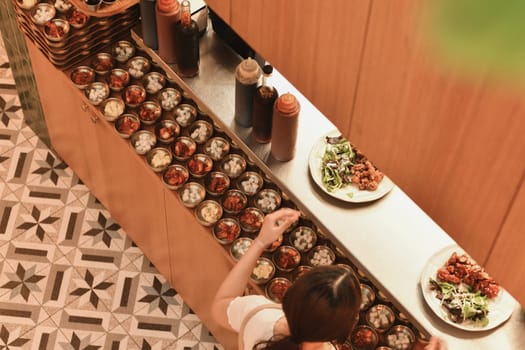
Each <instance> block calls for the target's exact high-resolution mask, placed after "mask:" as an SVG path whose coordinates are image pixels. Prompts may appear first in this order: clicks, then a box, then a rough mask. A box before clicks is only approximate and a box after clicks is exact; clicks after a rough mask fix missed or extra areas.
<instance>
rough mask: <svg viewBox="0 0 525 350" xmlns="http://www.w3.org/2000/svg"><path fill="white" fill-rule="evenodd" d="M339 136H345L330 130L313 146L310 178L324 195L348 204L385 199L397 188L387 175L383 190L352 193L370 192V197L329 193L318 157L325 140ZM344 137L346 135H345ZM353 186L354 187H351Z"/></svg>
mask: <svg viewBox="0 0 525 350" xmlns="http://www.w3.org/2000/svg"><path fill="white" fill-rule="evenodd" d="M338 135H343V134H342V133H341V132H340V131H339V130H337V129H333V130H330V131H328V132H326V133H324V134H323V135H322V136H320V137H319V138H318V139H317V140H316V141H315V143H314V144H313V146H312V148H311V149H310V154H309V155H308V168H309V170H310V176H311V177H312V179H313V180H314V182H315V184H316V185H317V187H319V188H320V189H321V190H322V191H323V192H324V193H326V194H327V195H329V196H330V197H332V198H336V199H339V200H342V201H344V202H348V203H365V202H372V201H375V200H377V199H379V198H382V197H384V196H385V195H387V194H388V193H389V192H390V191H391V190H392V189H393V188H394V187H395V184H394V183H393V182H392V180H391V179H390V178H389V177H388V176H387V175H386V174H384V177H383V180H382V181H381V183H380V185H379V186H381V187H382V190H381V191H380V190H379V187H378V189H377V190H376V191H362V190H359V189H357V188H355V187H352V191H354V192H355V191H359V192H361V193H363V192H368V193H369V195H365V196H359V197H357V198H356V197H349V196H347V195H342V194H340V195H338V194H337V191H336V192H329V191H328V190H327V189H326V188H325V187H324V185H323V181H322V178H321V176H320V173H321V170H320V169H318V167H317V161H318V160H319V159H320V158H319V157H318V155H317V152H318V151H319V150H320V149H321V147H323V146H324V145H325V144H326V143H325V139H326V137H327V136H338ZM343 137H344V135H343ZM351 186H353V185H351ZM338 191H342V190H338Z"/></svg>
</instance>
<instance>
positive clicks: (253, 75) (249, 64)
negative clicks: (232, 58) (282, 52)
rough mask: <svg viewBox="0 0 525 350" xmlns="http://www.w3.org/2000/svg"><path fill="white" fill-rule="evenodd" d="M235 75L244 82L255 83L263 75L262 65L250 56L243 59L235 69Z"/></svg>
mask: <svg viewBox="0 0 525 350" xmlns="http://www.w3.org/2000/svg"><path fill="white" fill-rule="evenodd" d="M235 76H236V77H237V80H239V81H240V82H241V83H242V84H246V85H249V84H255V83H257V81H258V80H259V77H260V76H261V67H259V64H258V63H257V61H255V60H254V59H252V58H251V57H248V58H247V59H245V60H243V61H242V62H241V63H239V65H238V66H237V68H236V69H235Z"/></svg>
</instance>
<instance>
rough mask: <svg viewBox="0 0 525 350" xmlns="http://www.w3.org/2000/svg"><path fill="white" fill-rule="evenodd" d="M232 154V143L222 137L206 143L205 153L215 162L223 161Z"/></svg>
mask: <svg viewBox="0 0 525 350" xmlns="http://www.w3.org/2000/svg"><path fill="white" fill-rule="evenodd" d="M228 152H230V143H229V142H228V141H227V140H226V139H225V138H222V137H219V136H215V137H212V138H211V139H208V141H206V144H205V145H204V153H206V154H207V155H209V156H210V157H211V159H213V160H216V161H217V160H221V159H222V158H224V156H225V155H227V154H228Z"/></svg>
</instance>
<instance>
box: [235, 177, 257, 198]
mask: <svg viewBox="0 0 525 350" xmlns="http://www.w3.org/2000/svg"><path fill="white" fill-rule="evenodd" d="M263 185H264V181H263V178H262V177H261V175H259V174H258V173H256V172H254V171H247V172H245V173H243V174H242V175H241V176H240V177H239V178H238V179H237V188H238V189H239V190H241V191H242V192H244V194H245V195H247V196H253V195H254V194H256V193H257V192H259V191H260V189H261V188H262V187H263Z"/></svg>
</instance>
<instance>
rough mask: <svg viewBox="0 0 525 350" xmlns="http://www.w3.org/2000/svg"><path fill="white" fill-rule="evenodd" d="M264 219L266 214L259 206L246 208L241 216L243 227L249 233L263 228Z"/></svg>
mask: <svg viewBox="0 0 525 350" xmlns="http://www.w3.org/2000/svg"><path fill="white" fill-rule="evenodd" d="M263 220H264V214H263V212H262V211H260V210H259V209H257V208H254V207H248V208H245V209H244V210H243V211H242V213H241V215H240V216H239V222H240V224H241V228H242V229H243V230H244V231H246V232H249V233H254V232H257V231H259V230H260V229H261V226H262V223H263Z"/></svg>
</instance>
